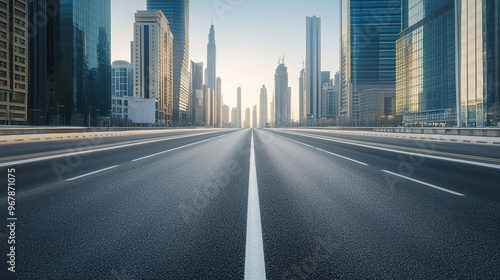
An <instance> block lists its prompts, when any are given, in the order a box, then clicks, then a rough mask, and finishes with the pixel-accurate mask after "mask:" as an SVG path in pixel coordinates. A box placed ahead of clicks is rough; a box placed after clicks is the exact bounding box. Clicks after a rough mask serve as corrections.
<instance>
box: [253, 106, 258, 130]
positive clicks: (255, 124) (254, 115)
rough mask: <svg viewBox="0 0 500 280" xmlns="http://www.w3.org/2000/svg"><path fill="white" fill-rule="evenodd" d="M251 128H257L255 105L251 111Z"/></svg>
mask: <svg viewBox="0 0 500 280" xmlns="http://www.w3.org/2000/svg"><path fill="white" fill-rule="evenodd" d="M252 128H257V104H255V105H254V106H253V109H252Z"/></svg>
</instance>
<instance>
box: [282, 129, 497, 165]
mask: <svg viewBox="0 0 500 280" xmlns="http://www.w3.org/2000/svg"><path fill="white" fill-rule="evenodd" d="M281 132H283V133H287V134H291V135H301V136H305V137H309V138H315V139H320V140H326V141H330V142H336V143H342V144H347V145H353V146H358V147H364V148H369V149H374V150H380V151H386V152H391V153H399V154H404V155H410V156H419V157H425V158H431V159H438V160H445V161H451V162H456V163H463V164H469V165H476V166H482V167H488V168H494V169H500V165H497V164H491V163H483V162H476V161H470V160H464V159H455V158H446V157H441V156H433V155H426V154H419V153H413V152H405V151H400V150H394V149H388V148H381V147H375V146H370V145H365V144H359V143H352V142H347V141H340V140H337V139H331V138H328V137H317V136H315V135H311V134H305V133H290V132H284V131H281Z"/></svg>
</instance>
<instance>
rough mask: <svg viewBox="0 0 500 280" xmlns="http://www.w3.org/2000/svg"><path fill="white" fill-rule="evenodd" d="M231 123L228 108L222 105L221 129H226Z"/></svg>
mask: <svg viewBox="0 0 500 280" xmlns="http://www.w3.org/2000/svg"><path fill="white" fill-rule="evenodd" d="M230 123H231V121H230V119H229V106H228V105H226V104H224V105H222V123H221V127H223V128H228V127H229V124H230Z"/></svg>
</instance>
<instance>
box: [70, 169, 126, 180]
mask: <svg viewBox="0 0 500 280" xmlns="http://www.w3.org/2000/svg"><path fill="white" fill-rule="evenodd" d="M118 166H119V165H115V166H111V167H107V168H103V169H99V170H97V171H94V172H90V173H87V174H83V175H80V176H76V177H73V178H71V179H66V180H65V181H73V180H76V179H80V178H83V177H87V176H89V175H93V174H96V173H99V172H103V171H106V170H110V169H113V168H117V167H118Z"/></svg>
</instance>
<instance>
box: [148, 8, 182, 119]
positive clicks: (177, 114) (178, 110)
mask: <svg viewBox="0 0 500 280" xmlns="http://www.w3.org/2000/svg"><path fill="white" fill-rule="evenodd" d="M146 7H147V9H148V10H161V11H162V12H163V14H164V15H165V17H166V18H167V20H168V22H169V25H170V30H171V31H172V34H173V35H174V61H173V64H174V67H173V71H174V79H173V80H174V87H173V88H174V103H173V121H174V123H175V125H184V124H185V123H186V121H187V119H188V104H189V0H147V1H146Z"/></svg>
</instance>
